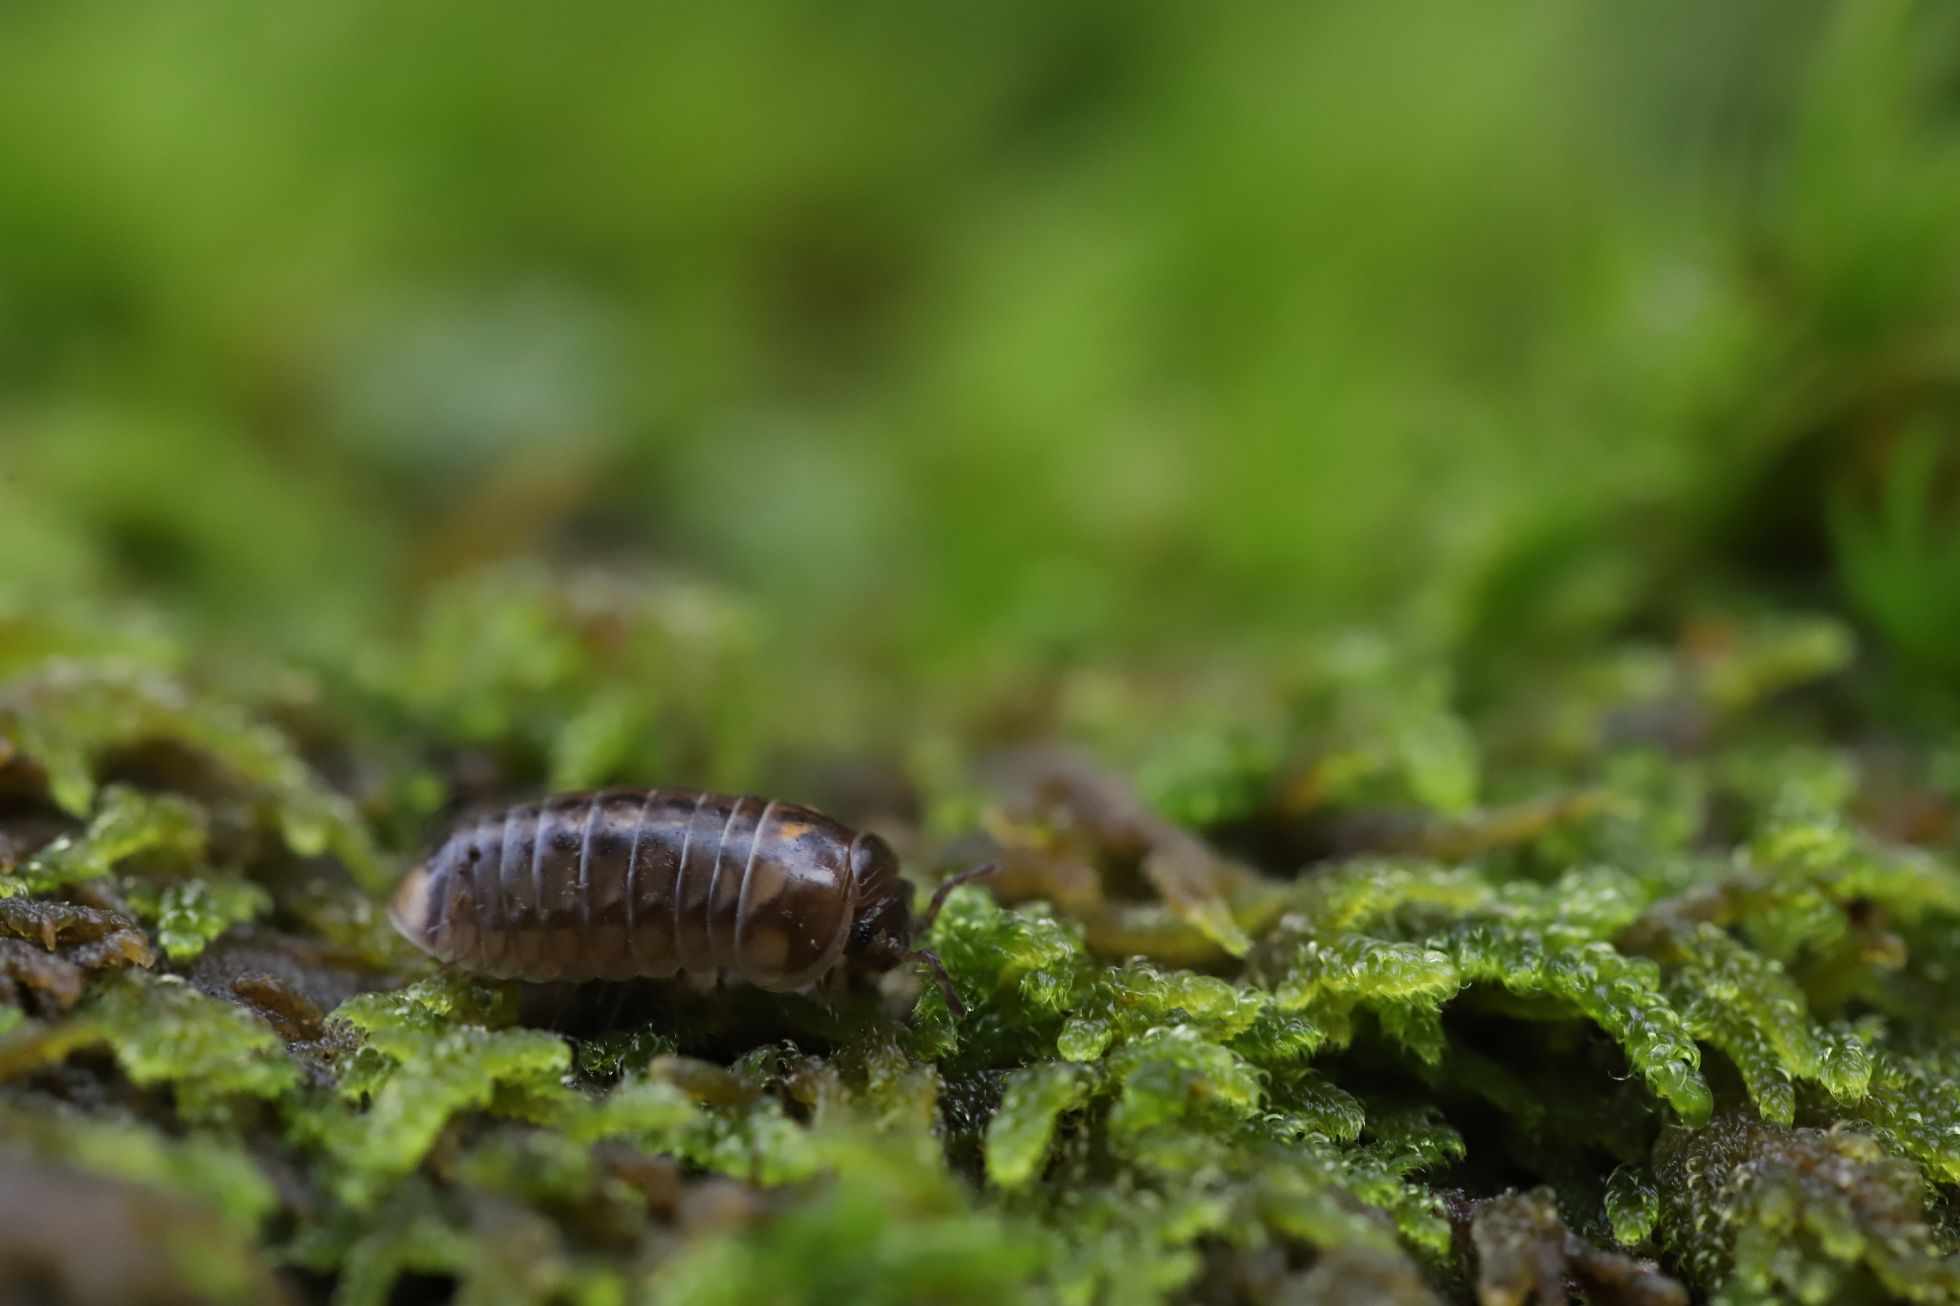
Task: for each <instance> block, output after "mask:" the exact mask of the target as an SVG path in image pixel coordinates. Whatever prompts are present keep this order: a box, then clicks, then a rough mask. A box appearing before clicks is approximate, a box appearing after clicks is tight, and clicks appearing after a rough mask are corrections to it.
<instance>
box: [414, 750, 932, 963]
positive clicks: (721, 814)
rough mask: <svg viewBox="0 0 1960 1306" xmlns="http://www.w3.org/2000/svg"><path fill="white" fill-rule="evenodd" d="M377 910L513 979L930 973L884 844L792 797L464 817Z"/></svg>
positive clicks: (672, 798) (441, 950) (708, 797)
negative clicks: (911, 964) (909, 965)
mask: <svg viewBox="0 0 1960 1306" xmlns="http://www.w3.org/2000/svg"><path fill="white" fill-rule="evenodd" d="M391 915H392V917H393V919H394V923H395V927H396V928H397V929H398V930H400V931H401V932H402V933H403V934H404V935H406V936H407V937H408V939H409V940H410V941H411V942H413V943H414V944H416V946H418V947H420V948H422V949H423V950H424V951H426V952H428V953H430V954H432V955H433V956H435V957H437V958H439V959H440V960H442V961H444V962H449V963H452V964H454V965H456V966H458V967H460V968H462V969H465V970H470V971H475V972H479V973H482V974H487V975H495V976H502V977H507V978H516V979H525V980H537V981H554V980H593V979H609V980H624V979H636V978H643V977H646V978H660V977H666V976H672V975H675V974H677V973H680V972H686V973H688V974H711V973H720V972H733V973H735V974H739V975H740V976H741V977H742V978H744V979H747V980H748V981H749V982H751V983H753V984H755V985H757V986H759V987H761V988H765V989H777V990H788V989H798V988H803V987H804V986H806V985H809V984H811V983H812V982H814V981H816V980H817V979H819V978H821V977H823V976H824V975H825V974H827V973H828V972H830V971H831V970H833V969H834V968H836V967H837V966H838V965H839V964H840V963H845V962H849V963H852V964H855V965H860V966H864V967H866V968H869V969H873V970H882V969H888V968H889V967H891V966H892V965H894V964H896V963H897V962H898V961H900V960H904V959H906V958H908V957H916V958H919V959H921V960H926V961H929V962H930V963H931V964H932V965H933V966H934V968H935V969H936V970H938V969H940V968H939V966H938V959H937V958H935V957H931V956H930V954H925V953H916V952H913V951H912V950H911V949H910V947H909V944H910V940H911V935H912V933H913V931H914V923H913V920H912V889H911V886H910V885H908V884H906V882H905V881H904V880H902V879H900V878H899V874H898V859H897V857H896V856H895V855H894V854H893V852H892V850H891V847H890V846H889V845H888V844H886V843H885V841H884V840H883V839H880V838H879V837H878V836H877V835H875V834H869V833H860V832H857V831H854V830H851V829H850V828H849V827H847V826H845V825H842V824H840V823H839V822H837V821H834V820H832V819H830V818H829V817H827V816H825V815H823V814H822V813H821V812H817V811H813V810H812V809H810V808H808V807H802V806H798V805H797V804H795V803H785V802H776V801H772V800H767V799H762V798H757V797H753V796H740V797H737V796H731V795H725V794H713V793H704V792H701V791H698V790H691V789H650V790H608V791H604V792H599V793H582V794H565V795H560V796H557V797H553V798H547V799H544V800H542V801H540V802H535V803H526V804H523V805H521V806H517V807H512V808H510V809H508V810H506V811H503V812H497V813H492V814H488V815H485V816H480V817H476V818H473V819H470V820H466V821H464V822H463V823H462V824H461V825H460V826H458V827H457V828H456V829H455V830H454V831H452V832H451V833H450V835H449V836H448V837H447V838H446V839H445V840H444V841H443V842H442V843H441V844H440V845H439V846H438V847H437V848H436V850H435V851H434V852H433V853H431V854H430V856H429V857H428V859H427V860H426V861H424V862H423V863H422V864H421V865H419V866H417V867H416V868H415V870H414V871H413V872H412V873H411V874H410V875H409V877H408V879H407V880H406V881H405V882H404V883H403V885H402V887H401V889H400V891H399V892H398V893H397V894H396V895H395V900H394V903H393V906H392V909H391ZM925 919H926V920H929V919H930V916H928V917H927V918H925ZM920 924H921V925H923V924H924V921H921V922H920ZM941 974H942V979H943V970H942V971H941Z"/></svg>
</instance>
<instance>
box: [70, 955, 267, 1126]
mask: <svg viewBox="0 0 1960 1306" xmlns="http://www.w3.org/2000/svg"><path fill="white" fill-rule="evenodd" d="M75 1019H76V1020H78V1021H80V1022H83V1023H84V1024H86V1025H87V1026H88V1027H90V1028H92V1029H94V1030H96V1031H98V1032H99V1034H100V1036H101V1038H102V1039H103V1041H104V1042H106V1043H107V1044H108V1046H109V1048H110V1050H111V1051H112V1052H114V1054H115V1057H116V1062H117V1064H118V1065H120V1066H121V1067H122V1070H123V1073H124V1074H126V1075H128V1076H129V1078H130V1080H131V1081H132V1082H134V1083H136V1084H137V1085H139V1086H143V1087H148V1086H153V1085H154V1086H168V1087H169V1088H170V1090H171V1091H172V1094H173V1095H174V1097H175V1100H176V1103H177V1108H178V1110H180V1111H182V1112H183V1113H184V1114H185V1115H186V1116H188V1117H190V1118H192V1119H199V1120H204V1119H209V1120H213V1121H223V1120H225V1119H227V1118H229V1117H230V1116H231V1115H232V1114H233V1112H234V1110H235V1109H236V1108H237V1107H238V1106H239V1105H240V1103H241V1102H242V1101H246V1100H250V1099H265V1098H278V1097H281V1096H283V1095H284V1094H286V1093H287V1092H289V1091H290V1090H291V1089H292V1088H293V1087H294V1086H295V1085H296V1084H297V1083H298V1081H299V1067H298V1066H297V1065H296V1064H295V1063H294V1062H293V1061H292V1060H291V1059H289V1058H288V1057H287V1055H286V1049H285V1047H284V1046H283V1045H282V1044H281V1043H280V1041H279V1038H278V1036H277V1035H275V1034H274V1033H273V1032H272V1030H271V1028H270V1027H269V1026H267V1025H266V1024H264V1023H263V1022H261V1021H260V1020H258V1019H257V1018H256V1017H254V1016H252V1015H251V1014H249V1013H248V1012H246V1011H245V1010H243V1009H242V1008H240V1007H235V1006H232V1005H231V1004H229V1003H226V1002H220V1001H218V1000H217V999H215V998H210V997H206V996H205V995H204V994H202V993H199V992H198V991H197V990H195V989H193V988H191V987H190V986H189V985H187V984H185V983H183V981H181V980H176V979H173V978H172V977H167V976H166V977H150V976H144V975H140V974H123V975H117V976H114V977H112V978H111V979H108V980H106V981H105V982H104V983H103V984H102V985H101V986H100V987H99V988H98V989H97V991H96V993H95V995H94V996H93V998H91V999H90V1000H89V1001H88V1002H87V1003H85V1004H84V1005H83V1006H82V1007H81V1008H79V1009H78V1011H77V1015H76V1017H75Z"/></svg>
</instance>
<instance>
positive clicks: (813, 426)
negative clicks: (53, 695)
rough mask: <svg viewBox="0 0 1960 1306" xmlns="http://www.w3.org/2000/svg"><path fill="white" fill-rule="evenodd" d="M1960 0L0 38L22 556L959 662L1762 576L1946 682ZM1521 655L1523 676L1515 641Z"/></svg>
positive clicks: (505, 22) (1669, 615) (688, 13)
mask: <svg viewBox="0 0 1960 1306" xmlns="http://www.w3.org/2000/svg"><path fill="white" fill-rule="evenodd" d="M1957 416H1960V10H1956V9H1954V8H1953V7H1951V6H1944V5H1925V6H1911V5H1904V4H1897V3H1855V4H1846V5H1830V4H1823V3H1780V2H1779V3H1769V2H1764V3H1745V4H1733V5H1725V6H1719V7H1710V6H1705V5H1697V4H1691V3H1670V4H1656V5H1643V6H1639V7H1638V9H1637V10H1636V9H1634V8H1632V7H1628V6H1616V5H1607V4H1569V3H1539V4H1520V5H1511V6H1505V7H1502V8H1501V9H1497V10H1493V9H1490V8H1486V7H1481V6H1428V7H1422V8H1420V9H1409V8H1404V7H1399V6H1395V7H1390V6H1370V5H1332V6H1321V5H1312V6H1305V5H1302V6H1251V7H1246V8H1238V9H1227V10H1218V9H1213V8H1207V7H1197V6H1189V5H1181V4H1173V3H1139V4H1125V5H1113V4H1111V5H1101V4H1090V5H1080V6H1050V5H1036V4H1031V3H1007V4H998V5H985V6H947V5H916V4H900V3H862V4H850V5H823V4H804V3H777V2H773V0H771V2H765V3H756V4H750V5H743V6H734V7H721V6H717V7H710V8H705V9H681V8H678V7H667V6H632V5H611V4H597V3H593V4H578V5H558V6H545V7H536V8H533V9H528V10H513V9H510V8H506V7H499V6H481V5H473V4H464V3H432V4H420V5H413V6H403V5H399V4H390V3H381V2H380V0H350V2H348V3H342V4H336V5H330V6H317V7H310V6H309V7H297V8H296V7H292V6H265V5H257V4H249V3H229V2H226V0H193V2H191V3H180V4H173V5H165V6H136V5H126V4H108V3H73V2H71V3H52V2H50V0H15V2H14V3H10V4H8V5H6V6H5V7H4V8H0V581H3V582H4V586H5V589H6V592H7V593H8V595H9V596H10V597H11V598H12V600H13V601H15V602H17V603H30V604H32V603H59V602H63V601H67V600H69V599H72V598H73V597H75V596H86V597H87V598H89V599H90V600H91V601H100V600H121V599H127V600H130V601H133V602H137V603H140V604H144V605H148V606H153V607H155V608H158V609H161V610H164V611H167V612H170V613H172V614H174V615H173V618H172V619H173V620H178V621H190V622H195V623H197V624H198V626H199V628H200V629H210V630H214V631H219V632H223V633H224V634H225V635H226V636H227V637H228V638H231V639H233V640H236V641H238V642H240V643H244V644H257V645H259V646H264V647H272V648H277V649H280V650H289V651H292V652H296V653H304V654H307V655H311V656H316V657H320V658H325V659H335V658H342V657H346V656H349V655H350V654H352V653H354V652H356V651H358V649H359V648H360V647H361V646H362V644H363V643H364V642H365V641H367V640H369V639H370V638H371V637H372V636H373V633H374V632H376V631H379V630H387V629H392V628H393V627H394V626H395V625H397V624H398V623H400V622H402V621H404V620H406V619H408V618H409V617H410V616H411V615H412V614H414V613H415V612H417V611H418V610H420V609H421V608H422V607H423V606H424V604H425V601H426V596H427V595H428V593H429V592H430V587H431V586H432V585H434V584H436V583H437V582H439V581H443V580H445V579H449V578H454V577H456V576H459V575H466V574H468V573H471V572H473V571H475V570H477V569H480V568H483V567H486V566H490V565H493V564H497V563H499V562H503V561H506V560H508V559H510V558H512V557H536V558H543V559H547V560H549V561H551V562H553V563H575V564H578V565H580V566H585V567H599V568H604V569H609V570H612V571H616V572H620V573H622V574H624V575H626V576H628V577H632V576H639V575H645V574H648V573H649V572H658V573H661V574H671V575H678V576H689V577H697V578H700V579H702V580H705V581H708V582H711V583H714V584H716V585H720V586H725V587H727V588H728V589H729V590H730V591H731V592H734V593H737V594H740V595H743V596H745V599H744V601H745V602H748V603H751V604H752V605H753V612H754V614H755V616H756V620H757V621H758V623H759V626H758V629H760V630H762V631H763V632H765V633H764V635H763V637H762V638H763V641H764V644H765V648H766V649H771V650H776V651H778V652H780V655H781V656H783V657H785V658H789V657H792V656H795V657H805V656H812V655H814V656H819V657H823V658H831V657H838V658H845V659H852V660H855V661H856V662H858V663H860V664H862V665H868V666H899V667H930V668H934V669H936V670H938V671H942V672H958V671H961V670H963V669H969V668H973V667H976V666H985V665H989V664H992V663H999V662H1003V661H1004V662H1007V663H1018V662H1030V661H1031V662H1049V661H1063V662H1067V661H1079V660H1090V659H1096V658H1101V657H1118V656H1133V655H1135V654H1137V653H1139V652H1149V653H1158V652H1163V651H1166V650H1184V649H1193V648H1196V649H1200V650H1202V649H1205V648H1212V647H1218V646H1251V645H1256V644H1260V643H1262V642H1268V641H1270V642H1276V643H1282V644H1283V643H1284V642H1285V641H1287V640H1290V639H1293V638H1295V637H1297V636H1299V635H1300V634H1301V633H1302V632H1308V631H1324V630H1327V629H1330V628H1335V627H1339V626H1343V625H1346V624H1349V623H1371V624H1380V625H1382V626H1384V627H1385V628H1387V629H1390V630H1392V631H1394V632H1396V633H1397V636H1398V637H1399V638H1404V639H1407V640H1410V641H1415V642H1417V643H1419V644H1420V645H1422V646H1423V647H1424V648H1425V649H1430V650H1434V651H1437V652H1440V653H1442V654H1445V655H1452V656H1454V655H1457V654H1463V655H1465V656H1467V657H1470V658H1471V659H1472V660H1473V661H1474V658H1475V657H1476V656H1477V655H1478V651H1479V650H1484V651H1485V652H1484V653H1483V654H1482V656H1484V657H1486V658H1491V657H1498V656H1501V655H1502V651H1503V650H1510V649H1521V648H1530V649H1533V650H1540V651H1542V650H1546V649H1552V650H1556V649H1557V648H1560V647H1564V646H1568V645H1576V644H1577V643H1579V642H1582V641H1586V640H1589V639H1596V638H1598V637H1600V636H1602V635H1604V634H1607V633H1612V632H1622V631H1626V630H1629V629H1639V628H1641V627H1642V626H1643V625H1649V624H1651V625H1652V626H1654V627H1655V628H1663V627H1667V628H1671V627H1669V623H1671V622H1672V621H1673V620H1675V619H1676V618H1678V616H1679V615H1680V614H1681V613H1682V612H1683V611H1685V610H1687V609H1688V608H1690V607H1692V605H1693V604H1695V603H1697V602H1700V601H1703V600H1704V599H1705V600H1706V601H1709V602H1714V603H1722V602H1727V601H1730V598H1731V596H1733V595H1736V594H1748V595H1767V596H1769V599H1770V600H1771V601H1775V602H1784V601H1788V602H1794V603H1799V604H1816V605H1827V606H1828V605H1835V604H1838V603H1841V602H1842V603H1846V604H1848V606H1849V608H1850V610H1852V611H1853V612H1855V613H1856V614H1857V615H1858V616H1859V617H1861V618H1862V619H1863V620H1864V621H1865V623H1866V624H1867V626H1868V628H1869V629H1871V630H1874V631H1876V633H1877V634H1878V636H1879V641H1878V642H1879V644H1880V646H1881V647H1883V648H1885V649H1887V650H1890V651H1892V652H1895V653H1897V654H1899V655H1901V656H1902V658H1903V659H1904V660H1906V661H1909V662H1911V663H1913V664H1914V665H1917V666H1923V667H1927V668H1931V669H1933V670H1935V671H1936V672H1938V671H1944V672H1946V673H1951V672H1953V671H1954V670H1955V669H1956V668H1957V667H1960V649H1957V648H1956V645H1955V641H1953V640H1952V631H1953V630H1954V629H1956V628H1960V627H1956V623H1960V545H1956V544H1955V543H1954V540H1955V534H1954V532H1952V531H1951V530H1949V529H1948V526H1947V524H1946V523H1947V521H1948V518H1949V513H1950V508H1951V505H1952V503H1953V500H1954V495H1953V492H1952V486H1951V482H1952V480H1953V474H1954V462H1955V460H1954V458H1953V455H1952V453H1951V449H1950V446H1951V445H1952V444H1953V443H1954V440H1955V432H1956V431H1957V430H1960V424H1956V417H1957ZM1490 650H1498V651H1499V652H1498V653H1492V652H1489V651H1490Z"/></svg>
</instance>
